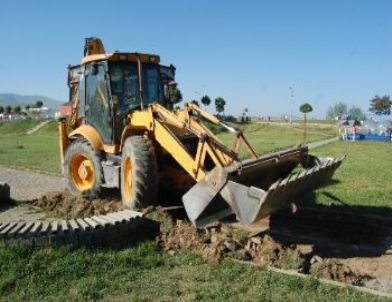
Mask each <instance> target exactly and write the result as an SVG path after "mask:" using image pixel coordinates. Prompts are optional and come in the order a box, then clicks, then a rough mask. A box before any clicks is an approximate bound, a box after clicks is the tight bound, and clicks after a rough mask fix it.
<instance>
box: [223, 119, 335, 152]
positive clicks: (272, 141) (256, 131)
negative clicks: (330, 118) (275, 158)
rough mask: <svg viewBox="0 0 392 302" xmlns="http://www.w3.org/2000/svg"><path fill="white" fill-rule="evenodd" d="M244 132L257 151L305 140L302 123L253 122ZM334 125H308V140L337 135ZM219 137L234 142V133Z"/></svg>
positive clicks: (280, 147)
mask: <svg viewBox="0 0 392 302" xmlns="http://www.w3.org/2000/svg"><path fill="white" fill-rule="evenodd" d="M242 130H243V132H244V133H245V136H246V137H247V138H248V140H249V141H250V143H251V144H252V145H253V146H254V148H255V149H256V150H257V152H267V151H273V150H278V149H282V148H286V147H292V146H294V145H297V144H299V143H303V142H304V137H303V128H302V125H300V124H293V126H292V127H291V126H290V125H274V124H273V123H252V124H249V125H246V126H244V127H243V129H242ZM336 135H337V133H336V129H335V128H334V127H327V128H325V127H323V126H321V127H320V126H311V127H308V131H307V136H306V141H308V142H311V141H317V140H322V139H326V138H330V137H334V136H336ZM218 137H219V138H220V139H221V140H222V141H223V143H225V144H226V145H228V146H231V145H232V143H233V139H234V137H233V135H232V134H231V133H228V132H224V133H220V134H219V135H218Z"/></svg>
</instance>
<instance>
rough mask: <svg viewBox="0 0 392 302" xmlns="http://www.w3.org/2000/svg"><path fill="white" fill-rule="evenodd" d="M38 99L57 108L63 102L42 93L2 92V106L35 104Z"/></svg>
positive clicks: (54, 108)
mask: <svg viewBox="0 0 392 302" xmlns="http://www.w3.org/2000/svg"><path fill="white" fill-rule="evenodd" d="M36 101H42V102H43V103H44V106H45V107H48V108H49V109H53V110H57V109H58V108H59V106H60V104H61V103H64V102H62V101H59V100H55V99H52V98H48V97H46V96H41V95H21V94H16V93H0V106H7V105H11V106H17V105H19V106H21V107H22V108H23V107H24V106H25V105H27V104H34V103H35V102H36Z"/></svg>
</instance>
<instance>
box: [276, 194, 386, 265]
mask: <svg viewBox="0 0 392 302" xmlns="http://www.w3.org/2000/svg"><path fill="white" fill-rule="evenodd" d="M323 194H325V195H326V196H328V197H329V198H331V199H332V200H334V201H336V202H338V203H339V205H330V206H325V205H320V204H317V203H316V194H315V193H310V194H308V195H307V196H306V197H305V198H304V202H303V203H301V204H300V205H299V206H298V208H297V211H295V212H294V213H292V212H291V211H289V210H282V211H280V212H277V213H275V214H273V215H271V217H270V230H269V232H270V235H271V236H272V237H273V238H274V239H276V240H277V241H280V242H282V243H286V244H307V245H312V246H313V254H316V255H320V256H322V257H325V258H334V257H342V258H351V257H378V256H380V255H383V254H389V253H391V252H390V247H391V245H392V208H390V207H370V206H352V205H348V203H347V202H345V201H343V200H340V199H339V198H337V197H335V196H334V195H332V194H330V193H326V192H324V193H323Z"/></svg>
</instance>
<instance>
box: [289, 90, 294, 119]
mask: <svg viewBox="0 0 392 302" xmlns="http://www.w3.org/2000/svg"><path fill="white" fill-rule="evenodd" d="M289 91H290V125H292V124H293V106H294V89H293V87H291V86H290V87H289Z"/></svg>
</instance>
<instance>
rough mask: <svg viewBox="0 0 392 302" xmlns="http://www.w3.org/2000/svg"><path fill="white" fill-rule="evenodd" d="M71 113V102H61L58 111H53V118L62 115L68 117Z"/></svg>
mask: <svg viewBox="0 0 392 302" xmlns="http://www.w3.org/2000/svg"><path fill="white" fill-rule="evenodd" d="M71 113H72V107H71V103H69V102H68V103H63V104H61V105H60V107H59V111H57V112H56V113H55V118H56V119H59V118H63V117H68V116H70V115H71Z"/></svg>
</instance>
